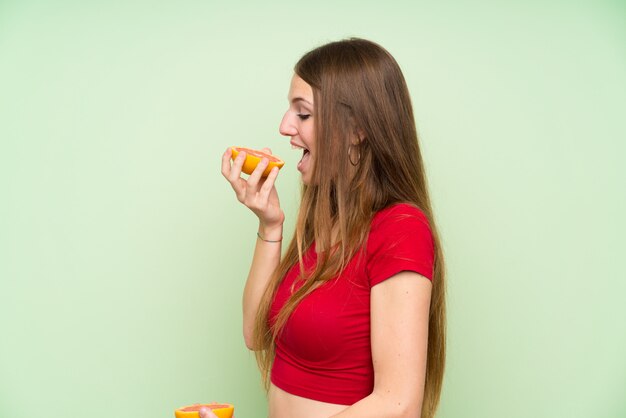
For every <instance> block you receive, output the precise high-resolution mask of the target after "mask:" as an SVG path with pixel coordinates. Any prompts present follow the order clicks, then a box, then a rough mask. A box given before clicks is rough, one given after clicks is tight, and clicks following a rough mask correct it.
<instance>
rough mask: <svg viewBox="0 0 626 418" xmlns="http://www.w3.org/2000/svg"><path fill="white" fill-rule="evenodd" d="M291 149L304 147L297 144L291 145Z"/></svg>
mask: <svg viewBox="0 0 626 418" xmlns="http://www.w3.org/2000/svg"><path fill="white" fill-rule="evenodd" d="M291 149H304V147H299V146H298V145H293V144H292V145H291Z"/></svg>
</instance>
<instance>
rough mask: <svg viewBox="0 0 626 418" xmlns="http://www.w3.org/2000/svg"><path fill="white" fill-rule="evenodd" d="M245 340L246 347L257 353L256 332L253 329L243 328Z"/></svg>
mask: <svg viewBox="0 0 626 418" xmlns="http://www.w3.org/2000/svg"><path fill="white" fill-rule="evenodd" d="M243 340H244V342H245V343H246V347H247V348H248V350H250V351H255V344H254V330H253V329H252V328H250V327H244V328H243Z"/></svg>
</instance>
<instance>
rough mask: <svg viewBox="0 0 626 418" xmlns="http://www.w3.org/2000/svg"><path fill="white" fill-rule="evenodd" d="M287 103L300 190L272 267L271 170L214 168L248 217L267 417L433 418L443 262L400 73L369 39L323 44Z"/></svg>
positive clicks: (277, 215)
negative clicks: (254, 222)
mask: <svg viewBox="0 0 626 418" xmlns="http://www.w3.org/2000/svg"><path fill="white" fill-rule="evenodd" d="M288 101H289V108H288V110H287V112H286V113H285V115H284V117H283V120H282V122H281V124H280V133H281V134H282V135H284V136H287V137H289V138H290V139H291V140H290V142H291V144H292V146H293V147H294V148H297V149H298V150H300V151H301V152H302V159H301V160H300V162H299V163H298V166H297V168H298V171H299V172H300V173H301V175H302V183H303V188H302V200H301V203H300V208H299V212H298V218H297V221H296V228H295V233H294V236H293V238H292V239H291V241H290V242H289V245H288V247H287V249H286V251H285V253H284V255H283V256H282V257H281V242H282V240H283V223H284V220H285V216H284V213H283V211H282V210H281V208H280V203H279V199H278V194H277V192H276V188H275V187H274V183H275V181H276V178H277V176H278V169H276V168H275V169H273V171H271V173H270V175H269V176H268V177H267V178H262V177H261V173H262V172H263V170H264V169H265V167H266V166H267V164H268V161H267V159H264V160H263V161H262V162H261V164H260V165H259V166H258V167H257V169H256V170H255V171H254V172H253V173H252V174H251V175H250V176H249V177H248V178H247V179H245V178H243V177H242V176H241V168H242V164H243V161H244V158H245V154H244V153H241V154H239V156H238V157H237V158H236V159H235V161H234V162H233V163H232V164H231V161H230V157H231V153H230V151H229V150H227V151H226V153H225V154H224V155H223V157H222V174H223V175H224V177H226V179H227V180H228V181H229V182H230V184H231V186H232V187H233V189H234V191H235V194H236V196H237V199H238V200H239V201H240V202H241V203H243V204H244V205H246V206H247V207H248V208H250V209H251V210H252V211H253V212H254V213H255V215H256V216H257V217H258V218H259V229H258V237H257V243H256V248H255V251H254V256H253V259H252V265H251V268H250V273H249V275H248V279H247V282H246V285H245V289H244V295H243V332H244V337H245V341H246V345H247V346H248V347H249V348H250V349H251V350H254V351H255V352H256V354H257V360H258V362H259V366H260V369H261V372H262V375H263V378H264V382H265V384H266V387H267V389H268V397H269V416H270V417H271V418H288V417H293V418H326V417H336V418H350V417H358V418H367V417H377V418H380V417H415V418H419V417H423V418H425V417H433V416H434V414H435V410H436V408H437V405H438V402H439V396H440V392H441V386H442V381H443V370H444V360H445V298H444V293H445V292H444V269H443V258H442V251H441V246H440V242H439V237H438V234H437V229H436V227H435V222H434V217H433V213H432V208H431V204H430V199H429V196H428V191H427V184H426V178H425V173H424V166H423V163H422V158H421V153H420V149H419V146H418V140H417V133H416V129H415V122H414V117H413V111H412V106H411V101H410V97H409V93H408V90H407V86H406V83H405V80H404V77H403V75H402V73H401V71H400V68H399V66H398V64H397V63H396V61H395V60H394V59H393V57H392V56H391V55H390V54H389V53H388V52H387V51H386V50H385V49H383V48H382V47H380V46H379V45H377V44H375V43H373V42H370V41H366V40H363V39H348V40H344V41H339V42H333V43H330V44H327V45H323V46H321V47H319V48H316V49H314V50H312V51H310V52H309V53H307V54H306V55H304V56H303V57H302V58H301V59H300V61H298V63H297V64H296V66H295V74H294V76H293V78H292V80H291V87H290V89H289V95H288ZM266 151H269V149H266ZM202 415H203V417H211V416H212V414H211V413H210V412H208V411H204V412H203V414H202ZM259 416H261V413H260V414H259Z"/></svg>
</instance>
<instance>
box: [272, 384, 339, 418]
mask: <svg viewBox="0 0 626 418" xmlns="http://www.w3.org/2000/svg"><path fill="white" fill-rule="evenodd" d="M347 407H348V406H347V405H337V404H332V403H326V402H320V401H315V400H313V399H308V398H303V397H301V396H296V395H292V394H290V393H288V392H285V391H284V390H282V389H280V388H278V387H276V386H274V385H273V384H272V385H270V390H269V415H268V416H269V418H325V417H331V416H333V415H336V414H338V413H340V412H341V411H343V410H344V409H346V408H347Z"/></svg>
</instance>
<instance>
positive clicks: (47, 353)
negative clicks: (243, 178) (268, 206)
mask: <svg viewBox="0 0 626 418" xmlns="http://www.w3.org/2000/svg"><path fill="white" fill-rule="evenodd" d="M524 3H525V5H522V4H521V2H519V3H509V4H506V5H504V3H497V2H493V3H490V2H477V3H460V2H457V3H455V5H454V6H453V5H451V4H448V5H444V4H440V5H435V4H434V2H429V3H427V4H426V3H418V2H409V1H407V2H393V1H389V2H373V1H364V0H360V1H356V0H354V1H347V2H334V1H317V2H270V3H262V2H253V1H249V2H242V1H239V2H236V1H234V2H227V1H220V2H217V1H170V2H153V1H143V2H135V1H101V2H86V1H57V2H55V1H41V2H35V1H29V0H22V1H6V0H4V1H0V193H1V194H0V199H1V201H0V257H1V258H0V416H1V417H7V418H8V417H11V418H31V417H46V418H57V417H59V418H60V417H67V416H80V415H88V416H90V417H98V418H99V417H103V418H104V417H106V418H110V417H146V418H147V417H150V418H155V417H171V416H173V409H174V408H175V407H177V406H181V405H184V404H188V403H193V402H205V401H211V400H218V401H228V402H232V403H234V404H235V405H236V407H237V410H238V411H239V413H238V414H237V415H238V417H239V418H254V417H262V416H265V400H264V395H263V392H262V390H261V387H260V383H259V379H258V374H257V371H256V365H255V362H254V358H253V356H252V355H250V354H249V353H248V352H247V350H246V349H245V347H244V343H243V338H242V337H241V331H240V322H241V313H240V312H241V308H240V299H241V291H242V288H243V281H244V279H245V277H246V274H247V268H248V261H249V258H250V255H251V251H252V247H253V244H254V242H255V231H256V230H255V228H256V222H255V218H254V216H253V215H252V214H251V213H249V212H248V211H247V210H245V208H243V207H240V206H239V205H238V204H237V203H236V201H235V199H234V196H233V195H232V191H231V190H230V187H229V185H228V184H227V183H226V182H225V181H224V180H223V179H222V177H221V175H220V172H219V170H220V156H221V154H222V152H223V151H224V149H225V148H226V147H227V146H229V145H235V144H238V145H247V146H252V147H263V146H271V147H272V148H273V150H274V152H275V153H277V154H278V155H281V156H282V157H284V158H285V160H286V161H287V165H286V167H285V168H284V170H283V171H282V172H281V176H280V180H279V185H278V187H279V191H280V193H281V197H282V201H283V203H284V207H285V211H286V213H287V216H288V222H290V224H289V225H288V228H287V229H288V233H291V231H292V226H291V222H293V220H294V214H295V211H296V205H297V199H298V195H299V183H298V181H299V179H298V174H297V171H296V170H295V163H296V161H297V159H298V155H297V154H298V152H296V151H292V150H291V149H290V147H289V145H288V141H287V139H285V138H282V137H280V135H279V134H278V124H279V122H280V118H281V117H282V113H283V111H284V110H285V108H286V105H287V102H286V95H287V90H288V84H289V78H290V76H291V69H292V66H293V64H294V63H295V61H296V60H297V59H298V58H299V56H300V55H301V54H302V53H304V52H305V51H307V50H309V49H310V48H312V47H315V46H317V45H319V44H321V43H324V42H327V41H331V40H336V39H340V38H344V37H347V36H360V37H365V38H370V39H373V40H375V41H377V42H379V43H381V44H382V45H384V46H385V47H386V48H387V49H389V50H390V51H391V53H392V54H394V56H395V57H396V58H397V60H398V61H399V63H400V65H401V66H402V68H403V70H404V71H405V75H406V78H407V81H408V83H409V87H410V90H411V93H412V96H413V101H414V106H415V109H416V115H417V124H418V130H419V132H420V134H421V141H422V147H423V152H424V157H425V160H426V164H427V170H428V175H429V181H430V184H431V188H432V197H433V200H434V206H435V211H436V214H437V215H438V222H439V227H440V229H441V233H442V235H443V240H444V246H445V251H446V254H447V263H448V264H447V266H448V273H449V276H448V280H449V285H448V290H449V291H448V294H449V333H450V336H449V352H448V358H449V362H448V368H447V375H446V382H445V390H444V393H443V398H442V405H441V409H440V414H439V417H441V418H451V417H455V418H456V417H481V418H483V417H487V418H492V417H493V418H502V417H507V418H516V417H520V418H521V417H536V418H539V417H546V418H547V417H551V418H556V417H566V418H576V417H581V418H582V417H585V418H588V417H625V416H626V400H625V396H624V395H625V394H626V326H625V322H626V321H625V320H626V303H625V300H626V299H625V295H626V280H625V279H626V274H625V273H624V271H625V256H624V255H625V254H624V253H625V251H624V248H625V245H624V236H625V233H626V227H625V226H626V222H625V221H624V214H625V213H626V194H625V192H624V189H625V187H624V185H625V184H626V181H625V180H626V169H625V168H624V163H623V160H624V157H625V156H626V145H625V141H626V129H625V125H624V122H623V116H624V114H625V111H626V48H625V47H626V7H625V6H624V3H621V2H618V1H614V2H608V1H605V2H603V1H588V2H577V3H576V4H575V5H574V3H573V2H565V1H563V2H559V3H550V2H530V3H528V2H524ZM547 3H549V5H548V4H547ZM570 3H571V4H570ZM620 117H622V118H621V120H620Z"/></svg>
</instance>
